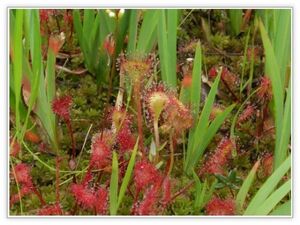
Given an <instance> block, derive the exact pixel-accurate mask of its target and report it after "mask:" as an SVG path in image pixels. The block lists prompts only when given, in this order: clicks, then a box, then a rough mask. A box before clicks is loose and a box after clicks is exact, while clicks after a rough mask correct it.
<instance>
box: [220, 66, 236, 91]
mask: <svg viewBox="0 0 300 225" xmlns="http://www.w3.org/2000/svg"><path fill="white" fill-rule="evenodd" d="M221 79H222V81H223V82H225V83H226V84H227V85H228V86H229V87H230V88H231V87H235V86H236V85H237V84H238V83H239V79H238V77H237V76H236V75H235V74H233V73H232V72H230V71H229V70H228V68H226V67H222V72H221Z"/></svg>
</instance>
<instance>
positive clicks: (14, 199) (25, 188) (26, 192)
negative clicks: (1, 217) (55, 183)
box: [9, 185, 33, 206]
mask: <svg viewBox="0 0 300 225" xmlns="http://www.w3.org/2000/svg"><path fill="white" fill-rule="evenodd" d="M32 192H33V191H32V188H31V187H28V186H26V185H25V186H23V187H22V188H21V189H20V195H19V193H18V194H14V195H12V196H11V198H10V201H9V204H10V206H12V205H14V204H15V203H17V202H19V201H20V197H21V198H23V197H25V196H26V195H29V194H31V193H32Z"/></svg>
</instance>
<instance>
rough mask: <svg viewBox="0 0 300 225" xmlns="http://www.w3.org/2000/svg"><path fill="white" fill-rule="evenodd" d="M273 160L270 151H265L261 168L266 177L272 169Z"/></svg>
mask: <svg viewBox="0 0 300 225" xmlns="http://www.w3.org/2000/svg"><path fill="white" fill-rule="evenodd" d="M273 160H274V157H273V155H272V154H271V153H267V154H265V155H264V157H263V158H262V163H261V164H262V169H263V174H264V176H266V177H268V176H270V175H271V174H272V171H273Z"/></svg>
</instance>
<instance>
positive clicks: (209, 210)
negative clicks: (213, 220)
mask: <svg viewBox="0 0 300 225" xmlns="http://www.w3.org/2000/svg"><path fill="white" fill-rule="evenodd" d="M205 211H206V214H207V215H211V216H223V215H234V214H235V202H234V200H232V199H226V200H222V199H220V198H216V197H214V198H213V199H211V200H210V201H209V202H208V203H207V205H206V207H205Z"/></svg>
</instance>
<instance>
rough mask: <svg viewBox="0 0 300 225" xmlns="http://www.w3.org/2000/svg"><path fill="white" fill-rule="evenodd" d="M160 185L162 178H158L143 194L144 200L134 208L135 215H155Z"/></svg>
mask: <svg viewBox="0 0 300 225" xmlns="http://www.w3.org/2000/svg"><path fill="white" fill-rule="evenodd" d="M161 184H162V177H160V176H159V177H158V179H157V180H156V181H155V183H154V184H153V185H152V186H151V187H149V188H148V189H147V191H146V193H145V194H144V198H143V200H142V201H140V202H139V203H138V205H137V207H136V208H135V211H134V214H135V215H156V214H157V203H158V200H159V196H160V187H161Z"/></svg>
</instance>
